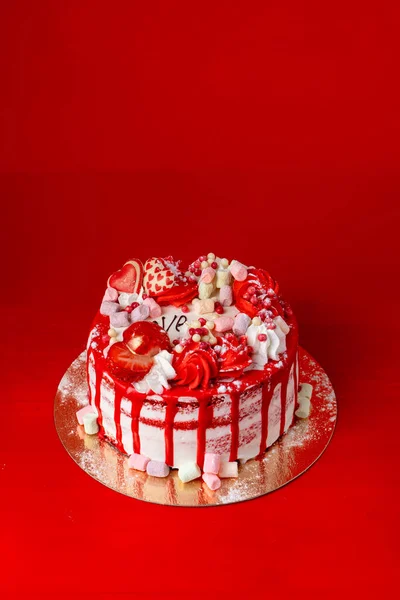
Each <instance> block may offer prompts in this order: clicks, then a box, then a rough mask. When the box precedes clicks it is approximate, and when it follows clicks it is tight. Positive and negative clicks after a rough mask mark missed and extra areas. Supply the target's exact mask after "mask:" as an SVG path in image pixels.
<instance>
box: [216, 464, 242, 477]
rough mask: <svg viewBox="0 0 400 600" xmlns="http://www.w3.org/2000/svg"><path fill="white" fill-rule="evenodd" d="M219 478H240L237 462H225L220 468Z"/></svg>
mask: <svg viewBox="0 0 400 600" xmlns="http://www.w3.org/2000/svg"><path fill="white" fill-rule="evenodd" d="M218 476H219V477H222V478H224V477H237V476H238V464H237V462H223V463H221V466H220V468H219V473H218Z"/></svg>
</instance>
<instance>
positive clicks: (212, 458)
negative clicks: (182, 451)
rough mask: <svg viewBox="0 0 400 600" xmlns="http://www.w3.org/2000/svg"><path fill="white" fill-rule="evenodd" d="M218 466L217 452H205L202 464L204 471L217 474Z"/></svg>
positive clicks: (219, 458) (218, 456)
mask: <svg viewBox="0 0 400 600" xmlns="http://www.w3.org/2000/svg"><path fill="white" fill-rule="evenodd" d="M220 466H221V457H220V455H219V454H212V453H211V452H206V453H205V455H204V465H203V471H204V473H213V474H214V475H218V472H219V469H220Z"/></svg>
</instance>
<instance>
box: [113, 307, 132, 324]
mask: <svg viewBox="0 0 400 600" xmlns="http://www.w3.org/2000/svg"><path fill="white" fill-rule="evenodd" d="M110 325H111V327H128V326H129V325H130V319H129V314H128V313H127V312H126V311H125V310H123V311H121V312H117V313H114V314H113V315H110Z"/></svg>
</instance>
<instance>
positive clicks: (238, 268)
mask: <svg viewBox="0 0 400 600" xmlns="http://www.w3.org/2000/svg"><path fill="white" fill-rule="evenodd" d="M229 268H230V270H231V273H232V277H233V278H234V279H236V281H244V280H245V279H246V277H247V267H246V266H245V265H243V264H242V263H240V262H239V261H238V260H233V261H232V262H231V264H230V265H229Z"/></svg>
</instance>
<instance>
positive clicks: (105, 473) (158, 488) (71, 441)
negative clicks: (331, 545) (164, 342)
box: [54, 348, 337, 507]
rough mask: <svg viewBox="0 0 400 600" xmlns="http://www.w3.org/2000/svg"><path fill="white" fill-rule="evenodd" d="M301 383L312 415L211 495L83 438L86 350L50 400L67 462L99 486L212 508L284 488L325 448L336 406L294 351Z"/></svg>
mask: <svg viewBox="0 0 400 600" xmlns="http://www.w3.org/2000/svg"><path fill="white" fill-rule="evenodd" d="M299 357H300V383H310V384H311V385H312V386H313V394H312V398H311V404H312V409H311V414H310V416H309V418H308V419H304V420H302V419H297V421H296V423H295V424H294V426H293V427H291V428H290V429H289V431H288V433H286V434H285V435H283V436H282V437H281V438H280V439H279V440H278V441H277V442H275V444H273V445H272V446H271V447H270V448H269V449H268V450H267V451H266V453H265V456H264V457H263V458H262V459H261V460H250V461H248V462H247V463H246V464H244V465H240V466H239V477H238V478H237V479H222V480H221V481H222V485H221V487H220V488H219V490H217V491H215V492H212V491H211V490H209V488H208V487H207V486H206V485H205V483H203V482H202V480H201V479H199V480H196V481H192V482H190V483H182V482H181V481H180V480H179V478H178V475H177V473H178V472H177V470H172V471H171V473H170V475H169V476H168V477H166V478H164V479H159V478H156V477H152V476H150V475H147V473H142V472H140V471H134V470H132V469H129V468H128V457H127V456H126V455H124V454H121V452H119V451H118V450H117V449H116V448H114V447H113V446H111V445H110V444H109V443H108V442H106V441H104V440H101V439H99V437H98V436H97V435H94V436H90V435H86V434H85V432H84V430H83V427H82V426H81V425H78V424H77V421H76V414H75V413H76V411H77V410H79V408H82V406H84V405H85V404H87V403H88V386H87V382H86V351H85V352H82V354H80V356H78V358H77V359H76V360H74V362H73V363H72V364H71V366H70V367H69V369H68V370H67V371H66V373H65V374H64V377H63V378H62V380H61V381H60V384H59V386H58V390H57V394H56V397H55V400H54V421H55V426H56V429H57V432H58V435H59V437H60V440H61V442H62V444H63V446H64V448H65V449H66V451H67V452H68V454H69V455H70V456H71V458H72V459H73V460H74V461H75V462H76V463H77V464H78V465H79V466H80V467H81V469H83V470H84V471H86V473H88V475H90V476H91V477H93V478H94V479H97V481H99V482H100V483H102V484H103V485H105V486H107V487H109V488H112V489H113V490H115V491H116V492H120V493H121V494H125V495H126V496H130V497H132V498H136V499H137V500H144V501H145V502H153V503H156V504H165V505H169V506H193V507H194V506H216V505H220V504H233V503H235V502H242V501H244V500H251V499H253V498H258V497H259V496H263V495H265V494H269V493H270V492H273V491H274V490H277V489H279V488H281V487H282V486H284V485H286V484H287V483H289V482H290V481H293V479H296V477H299V475H302V474H303V473H304V472H305V471H307V469H309V468H310V467H311V466H312V465H313V464H314V463H315V462H316V461H317V460H318V458H319V457H320V456H321V454H322V453H323V452H324V450H325V449H326V447H327V446H328V444H329V442H330V440H331V438H332V435H333V432H334V428H335V423H336V415H337V405H336V398H335V393H334V391H333V388H332V384H331V382H330V381H329V378H328V376H327V374H326V373H325V371H324V370H323V369H322V367H321V366H320V365H319V364H318V363H317V362H316V361H315V360H314V359H313V358H312V356H310V355H309V354H308V352H306V351H305V350H304V349H302V348H300V349H299Z"/></svg>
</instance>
